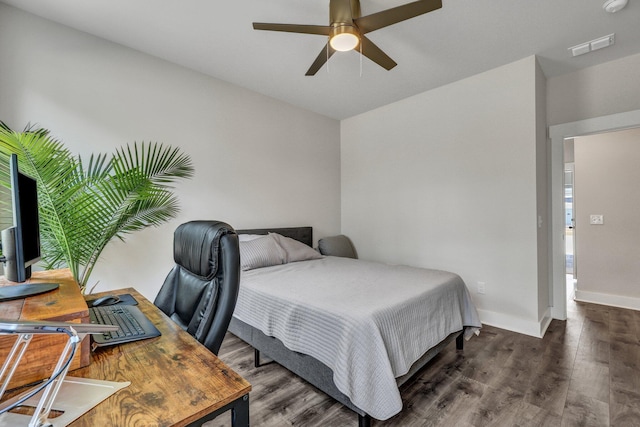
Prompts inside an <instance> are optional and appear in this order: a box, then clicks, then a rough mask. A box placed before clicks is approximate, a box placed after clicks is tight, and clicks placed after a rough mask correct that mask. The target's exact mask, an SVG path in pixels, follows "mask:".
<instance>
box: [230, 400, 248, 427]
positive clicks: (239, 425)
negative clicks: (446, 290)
mask: <svg viewBox="0 0 640 427" xmlns="http://www.w3.org/2000/svg"><path fill="white" fill-rule="evenodd" d="M231 425H232V426H233V427H249V395H248V394H245V395H244V396H242V397H241V398H240V399H238V400H237V401H236V402H235V405H234V406H233V407H232V408H231Z"/></svg>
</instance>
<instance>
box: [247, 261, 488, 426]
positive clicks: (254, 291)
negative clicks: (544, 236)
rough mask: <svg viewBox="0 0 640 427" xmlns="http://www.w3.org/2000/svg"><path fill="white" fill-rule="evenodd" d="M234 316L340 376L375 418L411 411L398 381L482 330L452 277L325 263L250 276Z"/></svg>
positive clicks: (442, 273)
mask: <svg viewBox="0 0 640 427" xmlns="http://www.w3.org/2000/svg"><path fill="white" fill-rule="evenodd" d="M234 316H235V317H237V318H238V319H239V320H241V321H243V322H245V323H247V324H249V325H251V326H253V327H255V328H258V329H260V330H261V331H262V332H263V333H265V334H266V335H268V336H273V337H276V338H278V339H279V340H281V341H282V342H283V343H284V345H285V346H286V347H287V348H289V349H290V350H293V351H297V352H300V353H304V354H308V355H310V356H313V357H314V358H316V359H318V360H319V361H321V362H322V363H324V364H325V365H327V366H328V367H329V368H331V369H332V371H333V380H334V382H335V385H336V387H337V388H338V390H340V391H341V392H342V393H344V394H345V395H347V396H348V397H349V398H350V399H351V401H352V402H353V403H354V404H355V405H356V406H357V407H359V408H360V409H362V410H364V411H366V412H367V413H368V414H369V415H371V416H372V417H373V418H376V419H380V420H386V419H388V418H390V417H391V416H393V415H395V414H397V413H398V412H400V410H401V409H402V400H401V398H400V392H399V390H398V387H397V385H396V380H395V378H396V377H400V376H402V375H404V374H406V373H407V372H408V371H409V368H410V367H411V365H412V364H413V363H414V362H415V361H416V360H418V359H419V358H420V357H421V356H422V355H423V354H424V353H425V352H426V351H427V350H428V349H429V348H431V347H433V346H434V345H436V344H437V343H438V342H440V341H442V340H443V339H444V338H445V337H447V336H448V335H449V334H451V333H453V332H455V331H459V330H461V329H462V327H463V326H470V327H475V328H479V327H480V326H481V323H480V320H479V317H478V314H477V311H476V309H475V307H474V305H473V303H472V301H471V298H470V296H469V292H468V290H467V287H466V286H465V284H464V282H463V281H462V279H461V278H460V277H459V276H458V275H456V274H453V273H449V272H445V271H438V270H427V269H421V268H413V267H406V266H390V265H386V264H382V263H373V262H366V261H362V260H354V259H350V258H338V257H324V258H322V259H318V260H311V261H302V262H295V263H289V264H283V265H277V266H273V267H266V268H259V269H255V270H250V271H243V272H242V275H241V284H240V293H239V296H238V302H237V304H236V308H235V312H234Z"/></svg>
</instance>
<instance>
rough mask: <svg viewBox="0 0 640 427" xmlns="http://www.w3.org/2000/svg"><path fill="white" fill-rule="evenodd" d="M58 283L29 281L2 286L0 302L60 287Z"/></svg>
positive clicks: (0, 288)
mask: <svg viewBox="0 0 640 427" xmlns="http://www.w3.org/2000/svg"><path fill="white" fill-rule="evenodd" d="M59 286H60V285H59V284H58V283H28V284H25V285H9V286H0V302H2V301H9V300H13V299H21V298H26V297H30V296H32V295H38V294H42V293H45V292H49V291H53V290H55V289H58V287H59Z"/></svg>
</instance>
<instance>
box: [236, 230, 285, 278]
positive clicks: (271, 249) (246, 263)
mask: <svg viewBox="0 0 640 427" xmlns="http://www.w3.org/2000/svg"><path fill="white" fill-rule="evenodd" d="M285 259H286V254H285V252H284V250H283V249H282V248H281V247H280V245H278V244H277V243H276V241H275V240H274V239H273V237H271V236H259V237H257V238H255V239H252V240H247V241H244V242H243V241H241V242H240V267H241V268H242V271H247V270H251V269H254V268H260V267H270V266H272V265H279V264H284V263H285Z"/></svg>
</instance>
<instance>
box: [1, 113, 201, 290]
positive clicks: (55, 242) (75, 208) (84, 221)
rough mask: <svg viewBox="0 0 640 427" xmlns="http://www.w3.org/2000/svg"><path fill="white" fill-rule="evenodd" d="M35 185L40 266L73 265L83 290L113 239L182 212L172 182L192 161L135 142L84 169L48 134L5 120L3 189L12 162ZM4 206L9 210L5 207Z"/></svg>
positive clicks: (185, 173)
mask: <svg viewBox="0 0 640 427" xmlns="http://www.w3.org/2000/svg"><path fill="white" fill-rule="evenodd" d="M11 154H17V155H18V159H19V160H18V161H19V168H20V170H21V171H22V172H23V173H25V174H27V175H30V176H32V177H33V178H35V179H36V180H37V181H38V203H39V213H40V234H41V244H42V252H43V261H44V264H45V267H46V268H60V267H64V266H66V267H69V269H70V270H71V272H72V274H73V276H74V278H75V279H76V280H77V281H78V283H79V284H80V286H81V287H82V288H83V289H84V288H85V286H86V285H87V282H88V280H89V277H90V275H91V272H92V271H93V268H94V267H95V264H96V262H97V261H98V259H99V258H100V255H101V254H102V251H103V250H104V248H105V247H106V246H107V244H108V243H109V242H110V241H111V240H113V239H114V238H118V239H120V240H124V238H125V236H126V235H127V234H130V233H133V232H135V231H138V230H142V229H144V228H146V227H149V226H158V225H160V224H162V223H164V222H166V221H168V220H170V219H172V218H175V216H176V215H177V214H178V212H179V205H178V200H177V198H176V197H175V196H174V195H173V193H172V187H171V185H172V184H173V183H174V182H175V181H176V180H177V179H183V178H190V177H192V176H193V172H194V171H193V166H192V163H191V160H190V158H189V157H188V156H187V155H185V154H183V153H181V152H180V150H179V149H177V148H172V147H169V146H164V145H163V144H158V143H149V144H145V143H142V144H140V145H138V144H137V143H134V144H133V147H131V146H130V145H127V146H125V147H122V148H120V149H117V150H116V152H115V154H113V155H111V156H108V155H104V154H98V155H96V156H93V155H92V156H91V157H90V159H89V163H88V165H87V166H86V168H85V164H84V163H83V161H82V158H81V157H80V156H77V157H76V156H74V155H72V154H71V152H69V151H68V150H67V149H66V148H65V147H64V146H63V144H62V143H61V142H60V141H58V140H56V139H54V138H52V137H51V136H50V133H49V131H48V130H45V129H31V128H27V129H25V130H24V131H23V132H20V133H18V132H14V131H12V130H11V129H9V127H8V126H6V125H5V124H4V123H2V122H0V186H2V187H5V188H10V187H9V185H10V184H9V172H8V168H7V163H8V159H9V157H10V155H11ZM5 208H6V206H5Z"/></svg>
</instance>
